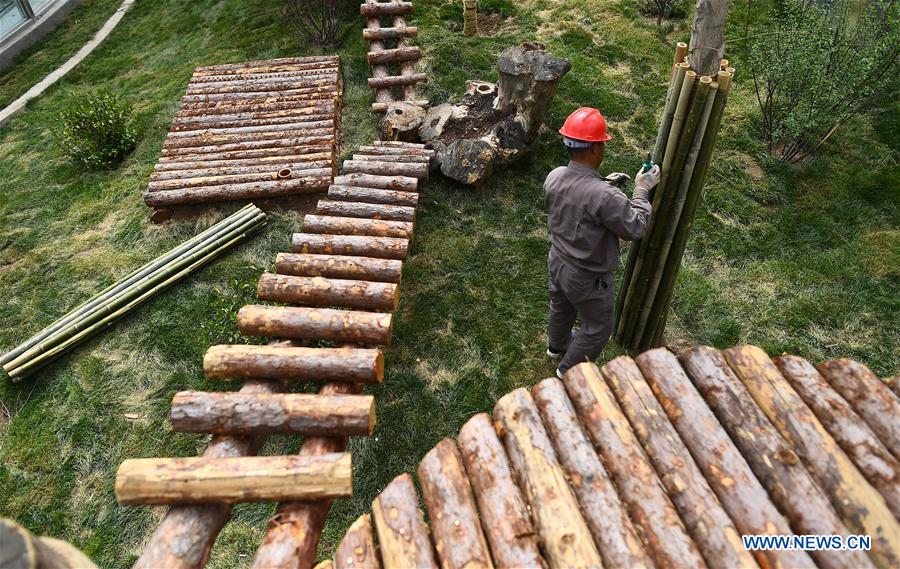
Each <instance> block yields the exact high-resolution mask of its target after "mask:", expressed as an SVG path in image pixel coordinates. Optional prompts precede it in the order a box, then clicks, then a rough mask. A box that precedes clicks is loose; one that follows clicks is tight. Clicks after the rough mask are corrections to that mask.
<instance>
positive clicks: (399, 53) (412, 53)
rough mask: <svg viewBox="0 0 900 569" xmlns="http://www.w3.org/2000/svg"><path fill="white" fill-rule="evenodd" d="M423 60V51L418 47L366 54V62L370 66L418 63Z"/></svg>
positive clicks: (383, 50)
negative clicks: (405, 62) (403, 62)
mask: <svg viewBox="0 0 900 569" xmlns="http://www.w3.org/2000/svg"><path fill="white" fill-rule="evenodd" d="M421 58H422V50H421V49H419V48H418V47H416V46H412V47H398V48H393V49H382V50H379V51H370V52H369V53H368V54H366V60H367V61H368V62H369V65H379V64H383V63H400V62H401V61H416V60H418V59H421Z"/></svg>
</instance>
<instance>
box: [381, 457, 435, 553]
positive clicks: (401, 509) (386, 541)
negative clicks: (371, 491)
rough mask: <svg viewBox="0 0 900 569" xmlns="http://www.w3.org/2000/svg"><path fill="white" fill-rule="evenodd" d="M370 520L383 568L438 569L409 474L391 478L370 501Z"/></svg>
mask: <svg viewBox="0 0 900 569" xmlns="http://www.w3.org/2000/svg"><path fill="white" fill-rule="evenodd" d="M372 517H373V518H374V519H375V530H376V531H377V532H378V545H379V547H380V549H381V560H382V563H383V564H384V566H385V567H418V568H424V569H437V567H438V565H437V562H436V560H435V558H434V553H433V552H432V550H433V548H432V545H431V541H429V539H428V527H427V526H426V525H425V520H424V519H422V512H421V510H419V498H418V496H417V495H416V487H415V486H414V485H413V481H412V477H411V476H410V475H409V474H401V475H400V476H398V477H396V478H394V480H393V481H391V483H390V484H388V485H387V487H385V489H384V490H382V491H381V494H379V495H378V496H377V497H376V498H375V500H374V501H373V502H372Z"/></svg>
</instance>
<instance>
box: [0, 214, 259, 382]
mask: <svg viewBox="0 0 900 569" xmlns="http://www.w3.org/2000/svg"><path fill="white" fill-rule="evenodd" d="M264 222H265V214H263V213H262V212H259V213H258V214H257V215H256V216H254V217H251V218H249V219H245V220H244V221H242V222H240V223H239V224H237V225H229V226H228V229H227V230H226V231H225V232H223V233H221V234H219V237H218V238H217V239H215V240H213V241H210V242H207V243H205V244H204V245H201V246H199V247H197V248H196V249H195V250H193V251H191V252H190V253H189V254H187V255H185V256H182V257H179V258H178V259H177V260H176V261H174V262H173V263H171V264H170V265H167V266H166V267H165V268H164V269H162V270H160V271H157V272H156V273H154V274H152V275H149V276H148V277H147V278H146V279H144V280H142V281H140V282H138V283H135V284H133V285H132V286H131V287H129V288H128V289H126V290H125V291H123V292H122V293H121V294H120V295H119V296H117V297H116V298H115V299H112V300H111V301H110V302H109V303H108V304H105V305H102V306H100V307H98V308H97V309H96V310H95V311H92V312H91V313H90V314H89V315H87V316H86V317H84V318H82V319H81V320H79V321H77V322H73V323H72V324H71V325H70V326H68V327H65V328H63V329H61V330H59V331H57V332H56V333H54V334H53V335H51V336H50V337H49V338H47V339H46V340H44V341H43V342H41V343H40V344H38V345H37V346H35V347H33V348H32V349H30V350H29V351H28V352H27V357H25V356H26V354H23V355H22V356H20V357H19V358H17V359H16V360H14V361H13V362H10V363H8V364H7V365H6V366H4V369H5V370H6V371H7V373H8V374H9V375H10V377H11V378H13V380H14V381H16V380H18V379H20V378H21V377H23V376H24V375H27V373H29V371H28V370H30V369H34V365H35V363H36V362H41V361H46V360H49V359H50V358H52V357H53V356H55V355H56V354H59V353H61V352H62V351H63V350H65V349H66V348H68V347H69V346H72V345H74V344H75V343H77V342H78V341H79V340H80V339H81V338H83V337H86V335H88V334H85V333H84V332H85V331H88V330H96V328H95V324H96V323H97V322H98V321H108V316H109V315H111V314H121V313H122V312H121V307H122V306H128V307H133V306H136V304H134V299H135V298H146V297H145V296H144V295H143V294H142V293H143V292H144V291H147V290H157V291H158V290H160V288H159V286H158V285H159V283H160V282H171V281H170V280H167V279H168V278H169V277H170V276H171V275H172V274H174V273H176V272H178V271H179V270H181V269H183V268H184V267H186V266H195V263H196V260H197V259H199V258H202V257H204V256H205V255H207V254H209V253H210V252H211V251H216V252H221V251H222V250H223V249H222V248H221V245H222V243H224V242H230V241H231V240H233V239H234V237H235V236H236V235H245V234H249V233H250V232H252V231H254V230H255V229H257V228H258V227H261V226H262V225H263V224H264ZM220 223H221V222H220ZM179 274H181V273H179Z"/></svg>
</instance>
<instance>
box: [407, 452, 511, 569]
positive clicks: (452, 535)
mask: <svg viewBox="0 0 900 569" xmlns="http://www.w3.org/2000/svg"><path fill="white" fill-rule="evenodd" d="M419 482H420V484H421V485H422V497H423V498H424V499H425V505H426V506H427V508H428V517H429V519H430V520H431V535H432V538H433V539H434V545H435V549H437V554H438V559H439V560H440V563H441V567H442V568H444V569H478V568H492V567H493V566H494V564H493V562H492V560H491V554H490V552H489V551H488V545H487V541H486V540H485V537H484V533H483V532H482V529H481V521H480V520H479V519H478V511H477V509H476V507H475V498H474V496H473V495H472V487H471V486H470V485H469V479H468V478H467V477H466V473H465V470H464V469H463V464H462V457H461V456H460V453H459V449H457V448H456V442H455V441H454V440H453V439H450V438H446V439H444V440H442V441H441V442H439V443H438V444H437V445H435V447H434V448H433V449H431V450H430V451H429V452H428V453H427V454H426V455H425V456H424V457H423V458H422V462H421V463H419Z"/></svg>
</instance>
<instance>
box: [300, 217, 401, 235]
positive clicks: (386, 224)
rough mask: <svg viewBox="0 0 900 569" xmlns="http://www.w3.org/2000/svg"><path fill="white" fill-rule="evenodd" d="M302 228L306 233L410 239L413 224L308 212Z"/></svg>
mask: <svg viewBox="0 0 900 569" xmlns="http://www.w3.org/2000/svg"><path fill="white" fill-rule="evenodd" d="M303 230H304V231H305V232H306V233H307V234H311V233H312V234H323V235H325V236H328V235H357V236H369V237H394V238H401V239H410V238H411V237H412V232H413V224H412V223H410V222H408V221H385V220H380V219H364V218H359V217H335V216H332V215H315V214H309V215H305V216H303Z"/></svg>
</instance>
